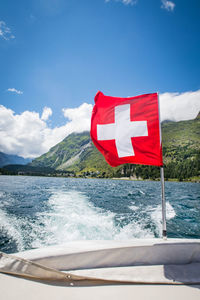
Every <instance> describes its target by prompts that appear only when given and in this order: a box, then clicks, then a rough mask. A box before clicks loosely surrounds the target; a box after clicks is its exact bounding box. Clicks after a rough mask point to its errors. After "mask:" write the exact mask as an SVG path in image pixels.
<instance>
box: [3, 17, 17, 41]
mask: <svg viewBox="0 0 200 300" xmlns="http://www.w3.org/2000/svg"><path fill="white" fill-rule="evenodd" d="M0 37H2V38H3V39H4V40H6V41H8V40H10V39H14V38H15V36H14V35H13V34H12V33H11V30H10V28H8V27H7V26H6V23H5V22H4V21H0Z"/></svg>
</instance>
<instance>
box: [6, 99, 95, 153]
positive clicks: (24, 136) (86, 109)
mask: <svg viewBox="0 0 200 300" xmlns="http://www.w3.org/2000/svg"><path fill="white" fill-rule="evenodd" d="M91 112H92V105H91V104H87V103H83V104H82V105H81V106H80V107H78V108H74V109H67V108H65V109H63V113H64V115H65V117H66V118H68V119H69V121H67V122H66V123H65V125H63V126H60V127H55V128H50V127H49V126H48V125H47V123H46V122H45V121H46V120H47V119H48V117H49V116H50V115H51V113H52V111H51V109H50V108H44V110H43V113H42V116H41V118H40V116H39V113H37V112H31V111H24V112H23V113H21V114H18V115H17V114H15V113H14V111H12V110H11V109H8V108H6V107H4V106H3V105H0V151H2V152H4V153H8V154H17V155H20V156H23V157H32V158H33V157H37V156H39V155H41V154H43V153H45V152H47V151H48V150H49V149H50V148H51V147H53V146H54V145H56V144H57V143H59V142H61V141H62V140H63V139H64V138H65V137H66V136H68V135H69V134H70V133H72V132H82V131H85V130H89V129H90V118H91Z"/></svg>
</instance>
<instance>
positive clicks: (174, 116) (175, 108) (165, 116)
mask: <svg viewBox="0 0 200 300" xmlns="http://www.w3.org/2000/svg"><path fill="white" fill-rule="evenodd" d="M160 111H161V113H160V114H161V121H164V120H171V121H176V122H177V121H182V120H191V119H194V118H195V117H196V116H197V114H198V112H199V111H200V90H198V91H196V92H186V93H164V94H161V95H160Z"/></svg>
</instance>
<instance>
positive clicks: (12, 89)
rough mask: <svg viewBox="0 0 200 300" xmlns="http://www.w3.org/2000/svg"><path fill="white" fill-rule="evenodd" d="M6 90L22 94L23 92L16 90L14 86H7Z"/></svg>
mask: <svg viewBox="0 0 200 300" xmlns="http://www.w3.org/2000/svg"><path fill="white" fill-rule="evenodd" d="M7 92H11V93H16V94H18V95H22V94H23V92H22V91H20V90H16V89H15V88H9V89H7Z"/></svg>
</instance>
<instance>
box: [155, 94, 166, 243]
mask: <svg viewBox="0 0 200 300" xmlns="http://www.w3.org/2000/svg"><path fill="white" fill-rule="evenodd" d="M157 95H158V105H159V126H160V145H161V147H162V132H161V122H160V99H159V93H157ZM160 181H161V191H162V192H161V193H162V236H163V239H164V240H166V239H167V224H166V202H165V179H164V168H163V166H162V167H160Z"/></svg>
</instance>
